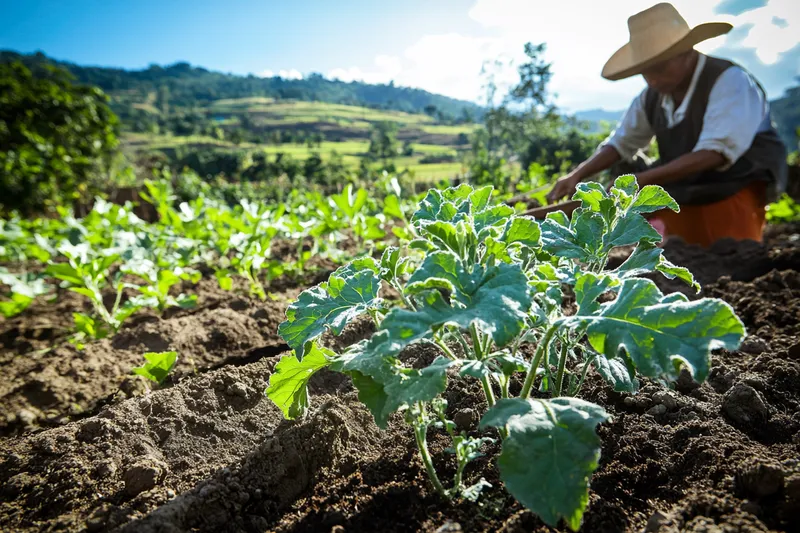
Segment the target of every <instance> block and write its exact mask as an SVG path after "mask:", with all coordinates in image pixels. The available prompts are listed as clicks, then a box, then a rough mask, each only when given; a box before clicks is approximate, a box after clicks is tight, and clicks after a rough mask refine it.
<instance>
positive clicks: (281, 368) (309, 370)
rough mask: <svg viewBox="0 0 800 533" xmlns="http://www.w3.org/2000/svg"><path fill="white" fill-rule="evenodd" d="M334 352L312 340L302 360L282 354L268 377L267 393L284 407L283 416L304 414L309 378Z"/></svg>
mask: <svg viewBox="0 0 800 533" xmlns="http://www.w3.org/2000/svg"><path fill="white" fill-rule="evenodd" d="M334 355H335V354H334V353H333V352H332V351H330V350H328V349H326V348H322V347H320V346H317V345H316V344H312V345H311V349H310V350H309V351H308V353H306V355H305V357H303V360H302V361H299V360H298V359H297V357H295V356H294V355H291V354H290V355H285V356H283V357H281V360H280V361H278V364H277V365H275V370H274V371H273V372H272V375H271V376H270V377H269V387H267V390H266V394H267V397H268V398H269V399H270V400H272V401H273V402H275V405H277V406H278V407H279V408H280V409H281V411H283V416H284V417H286V418H287V419H289V420H294V419H295V418H297V417H299V416H303V414H304V413H305V411H306V409H307V408H308V405H309V398H308V380H310V379H311V376H313V375H314V373H316V372H317V371H318V370H320V369H321V368H325V367H326V366H328V365H330V358H331V357H333V356H334Z"/></svg>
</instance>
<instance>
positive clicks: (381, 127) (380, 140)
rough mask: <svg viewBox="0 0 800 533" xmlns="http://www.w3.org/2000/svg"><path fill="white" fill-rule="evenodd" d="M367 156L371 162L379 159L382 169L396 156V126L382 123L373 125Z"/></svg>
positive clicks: (391, 123) (392, 123)
mask: <svg viewBox="0 0 800 533" xmlns="http://www.w3.org/2000/svg"><path fill="white" fill-rule="evenodd" d="M367 155H368V157H369V158H370V159H372V160H373V161H375V160H378V159H380V160H381V162H382V163H383V165H384V167H386V166H387V162H388V161H389V160H391V159H394V158H395V156H397V124H395V123H394V122H385V121H384V122H378V123H376V124H375V125H373V127H372V132H371V134H370V139H369V151H368V152H367Z"/></svg>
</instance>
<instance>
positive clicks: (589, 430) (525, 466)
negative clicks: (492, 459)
mask: <svg viewBox="0 0 800 533" xmlns="http://www.w3.org/2000/svg"><path fill="white" fill-rule="evenodd" d="M608 418H609V416H608V414H607V413H606V412H605V411H604V410H603V408H602V407H600V406H599V405H594V404H592V403H589V402H586V401H584V400H579V399H577V398H556V399H554V400H533V399H527V400H522V399H519V398H515V399H501V400H499V401H498V402H497V403H496V404H495V406H494V407H492V408H491V409H489V410H488V411H487V412H486V414H485V415H484V416H483V419H482V420H481V424H480V425H481V427H483V428H485V427H489V426H491V427H498V428H505V429H506V431H508V437H507V438H506V439H504V440H503V450H502V452H501V453H500V457H499V458H498V460H497V464H498V467H499V469H500V477H501V479H502V480H503V482H504V483H505V485H506V488H507V489H508V491H509V492H510V493H511V494H512V495H513V496H514V497H515V498H516V499H517V500H518V501H519V502H520V503H522V504H523V505H524V506H525V507H527V508H528V509H530V510H531V511H533V512H534V513H536V514H537V515H539V517H541V519H542V520H543V521H544V522H545V523H546V524H548V525H550V526H552V527H556V525H557V524H558V521H559V520H560V519H561V518H563V519H564V521H565V522H566V523H567V525H568V526H569V527H570V528H571V529H572V530H574V531H575V530H577V529H578V528H579V527H580V525H581V518H582V516H583V512H584V511H585V510H586V506H587V505H588V503H589V479H590V478H591V475H592V473H593V472H594V471H595V469H596V468H597V464H598V461H599V459H600V439H599V438H598V436H597V434H596V433H595V429H596V427H597V426H598V424H600V423H602V422H604V421H605V420H607V419H608Z"/></svg>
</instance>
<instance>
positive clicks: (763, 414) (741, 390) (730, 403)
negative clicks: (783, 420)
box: [722, 383, 769, 426]
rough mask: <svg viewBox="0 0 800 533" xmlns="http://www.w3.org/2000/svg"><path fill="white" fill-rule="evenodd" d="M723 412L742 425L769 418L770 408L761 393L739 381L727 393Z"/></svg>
mask: <svg viewBox="0 0 800 533" xmlns="http://www.w3.org/2000/svg"><path fill="white" fill-rule="evenodd" d="M722 412H723V413H724V414H725V416H726V417H727V418H728V419H729V420H730V421H731V422H733V423H734V424H738V425H740V426H752V425H753V424H757V423H759V422H763V421H765V420H767V418H769V409H767V405H766V404H765V403H764V399H763V398H762V397H761V394H759V393H758V391H757V390H755V389H754V388H753V387H751V386H750V385H747V384H746V383H737V384H736V385H734V386H733V388H732V389H730V390H729V391H728V392H726V393H725V397H724V398H723V401H722Z"/></svg>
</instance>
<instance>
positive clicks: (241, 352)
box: [0, 228, 800, 533]
mask: <svg viewBox="0 0 800 533" xmlns="http://www.w3.org/2000/svg"><path fill="white" fill-rule="evenodd" d="M793 234H796V231H795V232H794V233H793V232H792V228H783V229H781V230H780V231H778V232H776V234H775V235H772V236H770V238H769V240H768V242H767V244H766V245H765V246H763V247H759V248H758V249H759V250H760V252H756V251H755V248H754V247H753V245H751V244H739V245H737V246H729V247H728V248H724V247H721V245H720V247H715V248H713V249H712V250H709V251H703V250H699V249H696V248H694V247H688V246H685V245H678V244H676V243H674V242H673V243H670V244H669V245H668V246H667V250H666V253H667V255H668V256H670V258H671V259H672V260H673V261H675V262H677V263H679V264H683V265H685V266H688V267H689V268H690V269H691V270H692V271H693V272H694V273H695V275H696V276H697V278H698V279H700V280H701V282H705V283H706V285H705V287H704V291H703V292H704V294H705V295H708V296H715V297H720V298H723V299H725V300H726V301H728V302H729V303H731V305H733V306H734V308H735V309H736V311H737V313H739V315H740V316H741V318H742V320H743V321H744V322H745V325H746V326H747V329H748V333H749V334H750V337H748V338H747V340H746V341H745V343H744V344H743V346H742V348H741V349H740V350H739V351H736V352H727V351H720V352H719V353H717V354H715V355H714V361H713V370H712V372H711V375H710V376H709V379H708V380H707V382H706V383H704V384H702V385H698V384H696V383H694V382H692V380H691V379H688V376H684V377H682V378H681V379H680V380H678V382H676V383H674V384H672V386H671V389H666V388H664V387H662V386H661V385H659V384H656V383H654V382H650V381H648V380H644V383H643V390H642V391H641V392H640V393H639V394H637V395H635V396H631V395H627V394H618V393H614V392H613V391H611V390H610V389H609V388H608V387H607V386H606V385H605V384H603V383H602V382H601V381H600V380H599V379H598V378H597V377H596V376H594V377H592V378H591V379H590V380H589V381H588V382H587V384H586V385H585V387H584V390H583V393H582V396H583V397H584V398H586V399H588V400H591V401H595V402H598V403H600V404H601V405H603V406H604V407H605V408H606V409H607V410H608V411H609V412H610V413H611V414H612V416H613V420H612V421H611V422H608V423H606V424H604V425H603V426H601V428H600V430H599V434H600V436H601V439H602V442H603V450H602V459H601V464H600V467H599V469H598V471H597V473H596V474H595V476H594V478H593V481H592V487H591V492H590V503H589V509H588V511H587V513H586V515H585V517H584V526H583V528H582V531H587V532H588V531H591V532H594V531H603V532H604V531H620V532H621V531H643V530H644V531H648V532H664V533H673V532H675V533H677V532H683V531H690V532H698V533H699V532H717V531H719V532H729V531H730V532H733V531H748V532H760V531H798V530H800V326H799V325H798V323H800V274H798V272H797V271H798V268H797V266H798V265H797V246H798V245H797V243H798V240H797V239H796V238H795V237H792V235H793ZM678 254H683V255H681V256H680V257H681V258H680V259H678V258H677V255H678ZM723 259H724V261H723ZM726 264H727V267H726V266H725V265H726ZM714 269H716V270H714ZM720 276H729V278H722V279H719V280H717V278H719V277H720ZM658 279H659V283H660V284H662V286H663V287H664V288H670V287H672V286H673V284H672V283H669V282H665V281H664V280H663V278H658ZM269 305H272V304H260V303H259V304H254V303H252V302H249V301H243V302H240V301H239V300H236V299H229V300H224V301H220V302H219V303H218V304H217V305H212V306H210V307H203V308H202V309H201V310H199V311H197V312H195V313H191V314H186V315H179V316H175V317H169V318H165V319H154V318H148V319H146V320H144V321H143V322H142V323H139V324H136V325H134V326H132V327H131V328H129V329H128V330H126V331H124V332H121V333H120V334H118V335H117V336H116V337H115V338H114V339H111V340H109V341H107V342H104V343H99V344H98V345H97V346H96V347H93V348H92V349H91V351H90V350H89V349H88V348H87V351H86V352H85V354H91V355H90V356H88V359H87V360H84V358H83V357H81V356H80V355H78V354H77V353H75V352H70V351H67V350H69V349H68V348H63V347H62V348H57V349H56V350H53V351H52V352H50V354H51V355H49V356H48V354H44V355H42V356H39V355H31V354H28V355H26V358H28V359H30V360H31V362H30V363H28V365H29V366H22V363H14V364H15V365H20V366H18V367H16V366H15V367H9V366H8V365H9V363H7V362H4V366H6V367H8V368H18V370H16V371H14V372H13V374H12V376H13V377H12V378H10V379H9V382H10V383H13V385H7V384H6V383H5V382H4V384H3V387H4V389H3V394H2V397H3V402H5V403H4V407H5V409H6V412H9V410H13V409H14V407H12V406H24V405H26V404H25V402H26V401H27V402H28V404H27V405H32V401H31V400H28V399H27V398H28V397H29V396H30V397H33V398H36V396H37V394H39V392H40V390H45V391H48V394H50V396H51V400H52V401H50V403H48V405H52V404H55V405H59V406H60V408H63V406H64V405H67V402H70V401H72V400H71V398H76V397H78V394H81V395H83V396H82V397H81V398H79V400H80V401H84V402H85V404H86V405H87V406H88V405H94V409H95V410H97V414H94V415H93V416H86V417H84V418H82V419H79V420H75V421H72V422H69V423H67V424H65V425H62V426H60V427H55V428H50V429H44V430H41V431H39V432H33V433H31V432H29V433H25V434H22V435H17V436H8V437H5V438H0V448H1V449H2V450H3V452H4V453H3V455H2V459H0V487H2V488H0V495H2V498H0V530H3V531H42V530H45V531H52V530H63V531H87V530H88V531H153V532H155V531H189V530H191V531H246V532H251V531H259V532H260V531H280V532H301V531H302V532H305V531H325V532H331V531H339V532H343V531H417V530H419V531H442V532H444V531H508V532H511V531H515V532H516V531H551V529H550V528H547V527H545V526H544V525H543V524H542V523H541V522H540V521H539V520H538V519H537V518H536V517H535V516H534V515H532V514H531V513H529V512H527V511H525V510H524V509H523V508H521V507H520V506H519V504H517V503H516V502H515V501H514V500H513V498H511V497H510V496H509V495H508V494H507V493H506V492H505V491H504V490H503V488H502V484H501V483H500V482H499V480H498V477H497V472H496V469H495V468H494V466H493V456H494V455H496V452H497V449H496V448H495V447H493V446H489V447H487V449H486V450H485V451H486V452H487V457H485V458H482V459H480V460H478V461H477V462H476V463H475V464H473V465H471V466H470V467H468V475H467V477H468V479H467V481H468V482H474V481H476V480H477V479H479V478H480V477H481V476H483V477H485V478H486V480H487V481H489V482H490V483H491V484H492V485H493V487H492V488H491V489H488V490H487V491H486V492H485V494H484V495H483V496H482V498H481V500H480V502H479V503H478V504H473V503H468V502H462V503H457V504H449V503H447V502H444V501H442V500H441V499H440V498H438V497H437V496H436V495H435V494H434V493H432V491H431V490H430V489H429V487H428V485H427V482H426V477H425V473H424V468H423V466H422V464H421V462H420V460H419V459H418V457H417V455H416V451H415V446H414V442H413V436H412V435H411V433H410V432H409V430H408V429H407V428H406V427H405V426H404V425H403V423H402V420H401V419H400V417H395V419H394V420H393V422H392V423H391V424H390V428H389V430H388V431H385V432H382V431H379V430H378V429H377V428H376V427H375V426H374V424H373V423H372V422H371V418H370V416H369V414H368V413H367V412H366V411H365V409H364V408H363V407H362V406H361V405H360V404H359V402H358V400H357V398H356V397H355V394H354V393H353V391H352V390H351V386H350V384H349V382H348V380H346V379H342V378H341V377H339V376H337V375H334V374H331V373H326V372H322V373H320V374H318V375H317V376H315V378H314V379H313V380H312V395H313V399H312V408H311V410H310V412H309V414H308V415H307V416H306V417H305V419H303V420H301V421H297V422H287V421H283V420H282V419H281V415H280V412H278V411H277V409H276V408H275V407H274V406H272V405H271V404H270V402H269V401H268V400H266V399H265V398H264V396H263V389H264V387H265V386H266V384H267V381H268V379H269V374H270V371H271V369H272V368H273V366H274V364H275V362H276V361H277V357H273V356H274V355H276V354H275V353H274V352H269V353H265V352H260V353H259V352H258V350H259V349H264V347H266V346H273V347H279V346H280V342H281V341H280V340H279V339H277V337H275V336H274V331H275V326H276V325H277V321H278V320H280V319H281V318H282V317H280V316H276V314H275V313H274V312H272V311H266V307H267V306H269ZM280 314H281V313H277V315H280ZM370 331H371V328H370V323H369V321H368V320H367V321H361V322H359V323H358V324H356V325H354V326H352V327H350V328H348V330H347V332H346V334H345V335H344V336H343V337H342V338H341V339H339V341H340V343H341V345H346V344H348V343H352V342H355V341H357V340H359V339H360V338H363V337H364V336H366V335H369V333H370ZM271 342H272V344H270V343H271ZM153 346H156V347H161V346H167V347H174V348H177V349H179V351H180V350H182V351H183V352H184V353H190V354H191V356H192V357H193V358H195V361H196V362H197V364H198V365H200V364H203V365H205V367H206V368H211V370H209V371H207V372H204V373H201V374H199V375H194V374H193V373H192V370H191V368H190V367H187V366H185V365H186V364H187V362H186V358H185V357H184V358H182V363H181V364H182V365H184V366H182V367H180V368H179V372H178V374H177V379H176V380H175V382H174V383H173V384H171V385H170V386H168V387H167V388H165V389H163V390H159V391H156V392H152V393H149V394H148V395H146V396H136V397H132V398H128V399H124V400H122V401H115V402H109V403H107V404H105V406H104V407H102V408H100V407H98V406H101V405H104V404H103V398H107V397H108V396H109V395H113V394H114V392H115V391H118V390H119V383H118V382H115V381H114V379H112V378H113V377H114V376H116V379H121V377H122V376H123V375H127V372H128V371H129V367H130V366H131V361H132V360H133V356H134V355H135V356H136V357H137V358H138V357H140V354H141V351H142V350H143V349H151V348H152V347H153ZM101 347H102V348H101ZM159 349H160V348H159ZM276 349H280V348H276ZM254 351H255V352H256V356H253V355H252V354H253V353H254ZM266 351H267V352H268V350H266ZM52 354H59V355H60V357H57V356H54V355H52ZM101 354H102V355H101ZM248 354H250V355H249V357H250V358H249V359H248ZM265 355H266V356H265ZM434 355H435V354H434V352H433V351H432V350H430V349H417V350H414V351H411V352H409V353H407V354H405V356H407V357H408V359H409V361H417V362H420V361H427V360H429V359H430V358H431V357H433V356H434ZM48 357H49V358H48ZM125 357H130V358H131V359H130V360H128V362H124V361H123V360H124V358H125ZM42 358H45V359H42ZM17 359H18V358H16V357H15V358H12V359H11V361H12V362H14V361H17ZM92 361H94V362H95V364H97V365H98V366H97V368H96V369H95V370H93V371H89V370H88V366H89V365H90V364H91V362H92ZM137 361H138V359H137ZM249 361H252V362H249ZM37 362H38V363H37ZM236 362H244V363H245V364H243V365H237V364H235V363H236ZM232 363H234V364H232ZM137 364H138V363H137ZM37 365H38V366H37ZM103 365H105V366H103ZM25 369H27V370H25ZM25 372H30V374H26V373H25ZM115 372H116V374H115ZM37 373H38V374H37ZM7 375H8V374H7ZM27 375H29V376H30V377H27V378H26V376H27ZM41 376H44V378H42V377H41ZM48 376H49V379H50V381H46V378H48ZM100 376H102V379H101V378H100ZM56 378H57V379H56ZM104 380H105V381H104ZM68 381H70V382H72V385H71V386H74V389H71V388H70V386H67V385H59V383H62V382H63V383H66V382H68ZM43 382H44V383H47V387H50V388H49V389H48V388H47V387H45V386H42V385H39V384H40V383H43ZM78 382H80V383H81V384H82V385H81V386H80V387H78V386H77V385H75V383H78ZM101 382H104V383H106V385H101V384H100V383H101ZM112 383H113V384H112ZM59 387H63V388H59ZM103 387H105V389H103ZM95 388H97V389H103V390H104V391H105V392H103V393H97V394H95V393H94V392H93V390H94V389H95ZM15 391H16V392H15ZM25 391H29V392H28V394H27V395H26V394H25ZM31 391H32V392H31ZM64 391H66V392H64ZM62 394H63V396H62ZM70 394H72V396H70ZM93 394H94V396H92V395H93ZM117 395H118V396H120V393H117ZM445 396H446V398H447V400H448V402H449V405H450V408H449V409H450V411H451V415H452V416H453V417H455V418H456V419H458V420H459V421H460V423H461V424H463V426H464V428H465V429H467V430H469V431H473V432H474V431H476V430H475V426H474V424H475V422H476V421H477V416H478V412H480V411H481V410H482V409H483V408H484V405H483V400H482V393H481V390H480V387H479V386H477V385H476V384H475V383H472V382H463V381H456V380H451V382H450V386H449V388H448V391H447V392H446V394H445ZM88 397H91V398H94V400H89V399H87V398H88ZM92 401H93V402H94V403H92ZM14 402H17V403H14ZM36 408H37V409H39V408H38V407H36ZM89 409H92V408H91V407H90V408H89ZM40 410H41V409H40ZM43 412H44V411H43ZM12 426H13V424H12V425H7V426H6V428H7V429H6V431H8V428H12ZM13 427H14V428H18V427H19V424H17V425H16V426H13ZM430 439H431V442H432V450H433V453H434V461H435V463H436V464H437V465H438V467H439V468H440V474H441V475H442V477H444V478H448V477H449V475H451V474H452V472H453V468H454V465H453V463H452V459H451V457H450V456H449V455H448V453H447V452H446V451H445V447H446V446H447V444H448V443H447V440H446V439H444V438H443V437H442V435H441V434H439V433H437V432H435V431H431V436H430ZM558 530H559V531H560V530H562V529H558Z"/></svg>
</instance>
